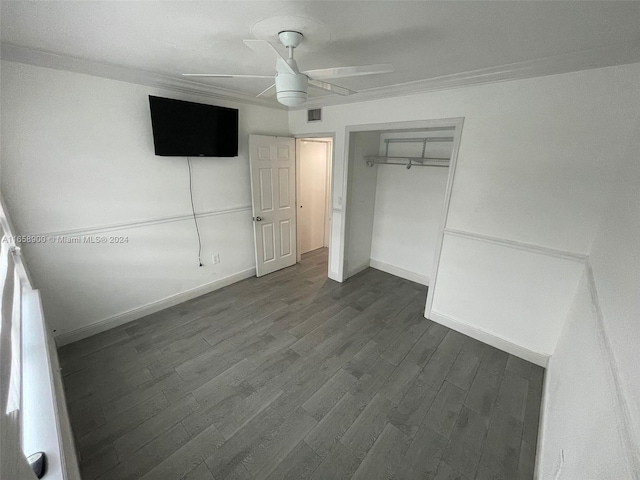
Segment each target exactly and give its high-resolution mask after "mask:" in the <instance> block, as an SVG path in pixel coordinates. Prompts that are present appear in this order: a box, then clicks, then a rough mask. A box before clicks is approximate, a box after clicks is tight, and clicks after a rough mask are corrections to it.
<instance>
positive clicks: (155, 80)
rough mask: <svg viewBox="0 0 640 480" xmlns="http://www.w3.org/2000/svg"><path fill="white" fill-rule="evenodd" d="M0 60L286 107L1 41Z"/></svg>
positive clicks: (150, 73)
mask: <svg viewBox="0 0 640 480" xmlns="http://www.w3.org/2000/svg"><path fill="white" fill-rule="evenodd" d="M0 59H2V60H6V61H9V62H17V63H25V64H28V65H35V66H38V67H47V68H53V69H56V70H66V71H70V72H75V73H83V74H86V75H92V76H94V77H102V78H108V79H111V80H118V81H121V82H127V83H134V84H137V85H145V86H148V87H154V88H162V89H166V90H172V91H175V92H180V93H185V94H190V95H199V96H204V97H209V98H217V99H222V100H233V101H235V102H239V103H246V104H250V105H259V106H262V107H269V108H276V109H279V110H287V108H286V107H285V106H284V105H281V104H279V103H278V102H277V101H276V100H275V99H266V98H257V97H255V96H253V95H249V94H246V93H243V92H238V91H235V90H230V89H225V88H219V87H214V86H212V85H208V84H205V83H201V82H198V81H194V80H191V79H185V78H182V77H179V76H172V75H166V74H163V73H158V72H152V71H149V70H142V69H136V68H130V67H123V66H121V65H114V64H110V63H101V62H95V61H92V60H87V59H83V58H77V57H70V56H66V55H60V54H57V53H53V52H47V51H44V50H37V49H33V48H29V47H24V46H21V45H15V44H12V43H5V42H3V43H2V44H1V45H0Z"/></svg>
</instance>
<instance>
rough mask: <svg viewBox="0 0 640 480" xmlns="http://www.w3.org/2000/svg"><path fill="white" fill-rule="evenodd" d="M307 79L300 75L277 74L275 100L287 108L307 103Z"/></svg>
mask: <svg viewBox="0 0 640 480" xmlns="http://www.w3.org/2000/svg"><path fill="white" fill-rule="evenodd" d="M308 86H309V78H307V76H306V75H304V74H302V73H298V74H295V75H294V74H290V73H278V75H276V92H277V94H276V98H277V99H278V102H280V103H281V104H283V105H286V106H287V107H297V106H298V105H302V104H303V103H304V102H306V101H307V88H308Z"/></svg>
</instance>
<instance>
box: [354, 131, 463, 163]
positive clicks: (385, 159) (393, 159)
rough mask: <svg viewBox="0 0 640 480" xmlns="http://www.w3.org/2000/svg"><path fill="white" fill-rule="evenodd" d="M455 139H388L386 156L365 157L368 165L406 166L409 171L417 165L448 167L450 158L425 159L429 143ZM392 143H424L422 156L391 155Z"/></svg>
mask: <svg viewBox="0 0 640 480" xmlns="http://www.w3.org/2000/svg"><path fill="white" fill-rule="evenodd" d="M452 141H453V137H423V138H387V139H385V141H384V143H385V154H384V155H368V156H366V157H365V160H366V161H367V165H368V166H370V167H373V166H374V165H404V166H406V167H407V169H410V168H411V167H412V166H414V165H416V166H418V167H448V166H449V161H450V160H451V159H450V158H442V157H425V153H426V150H427V143H429V142H452ZM390 143H422V156H420V157H396V156H392V155H389V144H390Z"/></svg>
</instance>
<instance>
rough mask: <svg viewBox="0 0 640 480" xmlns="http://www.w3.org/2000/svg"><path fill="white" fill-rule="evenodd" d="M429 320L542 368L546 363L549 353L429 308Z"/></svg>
mask: <svg viewBox="0 0 640 480" xmlns="http://www.w3.org/2000/svg"><path fill="white" fill-rule="evenodd" d="M429 320H433V321H434V322H436V323H439V324H441V325H444V326H445V327H449V328H451V329H452V330H455V331H456V332H460V333H463V334H465V335H468V336H470V337H471V338H475V339H476V340H478V341H480V342H484V343H486V344H488V345H491V346H492V347H496V348H498V349H500V350H502V351H505V352H507V353H510V354H511V355H515V356H516V357H519V358H522V359H524V360H527V361H528V362H531V363H534V364H536V365H540V366H541V367H543V368H546V367H547V363H548V362H549V355H544V354H542V353H537V352H534V351H532V350H529V349H528V348H525V347H522V346H520V345H517V344H515V343H513V342H510V341H509V340H505V339H504V338H502V337H499V336H497V335H495V334H493V333H489V332H487V331H485V330H481V329H479V328H477V327H473V326H471V325H468V324H466V323H462V322H460V321H458V320H455V319H453V318H451V317H448V316H446V315H443V314H441V313H438V312H434V311H433V310H431V315H430V316H429Z"/></svg>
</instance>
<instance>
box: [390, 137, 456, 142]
mask: <svg viewBox="0 0 640 480" xmlns="http://www.w3.org/2000/svg"><path fill="white" fill-rule="evenodd" d="M425 142H453V137H422V138H385V139H384V143H425Z"/></svg>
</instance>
